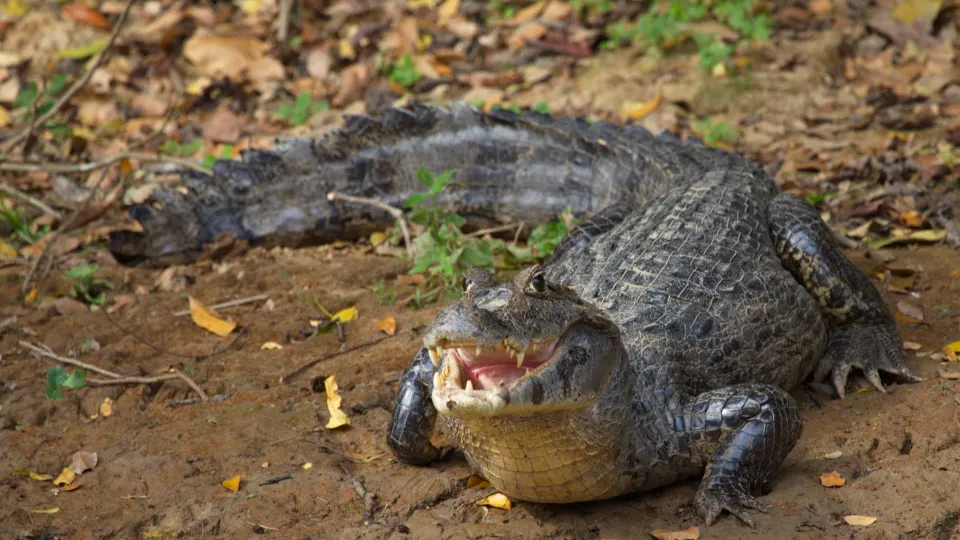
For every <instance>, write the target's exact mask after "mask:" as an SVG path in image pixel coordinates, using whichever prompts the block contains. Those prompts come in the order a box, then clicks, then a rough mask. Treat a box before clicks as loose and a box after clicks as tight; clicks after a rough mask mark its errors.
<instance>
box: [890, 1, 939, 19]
mask: <svg viewBox="0 0 960 540" xmlns="http://www.w3.org/2000/svg"><path fill="white" fill-rule="evenodd" d="M942 4H943V2H942V0H904V1H903V2H900V3H899V4H897V7H895V8H893V18H894V19H897V20H898V21H900V22H904V23H907V24H913V22H914V21H916V20H917V19H921V20H925V21H932V20H933V19H935V18H936V17H937V13H939V12H940V6H941V5H942Z"/></svg>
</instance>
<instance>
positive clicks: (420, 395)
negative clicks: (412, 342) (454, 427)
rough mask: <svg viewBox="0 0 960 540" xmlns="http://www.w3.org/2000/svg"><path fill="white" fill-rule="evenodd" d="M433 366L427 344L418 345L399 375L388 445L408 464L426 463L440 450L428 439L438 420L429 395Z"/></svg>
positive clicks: (437, 457) (431, 389)
mask: <svg viewBox="0 0 960 540" xmlns="http://www.w3.org/2000/svg"><path fill="white" fill-rule="evenodd" d="M435 369H436V368H434V367H433V362H431V361H430V355H429V353H428V351H427V348H426V347H420V350H419V351H417V353H416V354H415V355H414V357H413V362H412V363H411V364H410V367H408V368H407V369H406V371H404V372H403V375H401V376H400V389H399V391H398V392H397V400H396V403H395V405H394V408H393V419H392V420H391V421H390V432H389V434H388V435H387V446H389V447H390V449H391V450H393V453H394V454H396V456H397V459H399V460H400V461H402V462H404V463H407V464H409V465H426V464H427V463H430V462H432V461H436V460H438V459H440V456H441V454H442V452H441V451H440V449H439V448H437V447H436V446H434V445H433V444H432V443H431V442H430V437H431V436H432V435H433V425H434V423H435V422H436V420H437V409H436V407H434V406H433V400H432V399H431V397H430V395H431V394H432V393H433V373H434V371H435Z"/></svg>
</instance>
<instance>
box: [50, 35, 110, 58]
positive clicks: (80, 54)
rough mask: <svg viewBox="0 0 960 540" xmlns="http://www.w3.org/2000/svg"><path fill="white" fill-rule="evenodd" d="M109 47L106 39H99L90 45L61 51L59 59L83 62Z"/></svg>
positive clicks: (58, 54)
mask: <svg viewBox="0 0 960 540" xmlns="http://www.w3.org/2000/svg"><path fill="white" fill-rule="evenodd" d="M106 46H107V40H106V39H98V40H96V41H94V42H93V43H91V44H89V45H82V46H80V47H72V48H69V49H61V50H59V51H57V54H56V56H57V58H66V59H68V60H83V59H85V58H90V57H91V56H93V55H95V54H97V53H99V52H100V51H102V50H103V48H104V47H106Z"/></svg>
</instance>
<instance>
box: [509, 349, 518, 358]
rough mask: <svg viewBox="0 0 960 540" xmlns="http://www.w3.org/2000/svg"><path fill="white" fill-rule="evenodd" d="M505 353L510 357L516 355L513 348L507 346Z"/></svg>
mask: <svg viewBox="0 0 960 540" xmlns="http://www.w3.org/2000/svg"><path fill="white" fill-rule="evenodd" d="M507 354H509V355H510V358H513V357H514V355H516V354H517V353H516V352H514V350H513V349H511V348H510V347H507Z"/></svg>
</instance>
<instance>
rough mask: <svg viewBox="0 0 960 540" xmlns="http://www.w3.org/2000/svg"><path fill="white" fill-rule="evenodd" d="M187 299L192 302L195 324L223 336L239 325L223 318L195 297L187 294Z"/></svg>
mask: <svg viewBox="0 0 960 540" xmlns="http://www.w3.org/2000/svg"><path fill="white" fill-rule="evenodd" d="M187 300H188V301H189V302H190V318H191V319H193V322H194V324H196V325H197V326H199V327H200V328H203V329H204V330H209V331H210V332H213V333H214V334H216V335H218V336H220V337H223V336H226V335H228V334H230V332H233V330H234V328H236V327H237V324H236V323H233V322H229V321H225V320H223V319H221V318H220V316H219V315H217V314H216V313H215V312H214V311H213V310H211V309H210V308H208V307H207V306H205V305H203V304H202V303H200V302H199V301H198V300H196V299H195V298H194V297H192V296H190V295H187Z"/></svg>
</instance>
